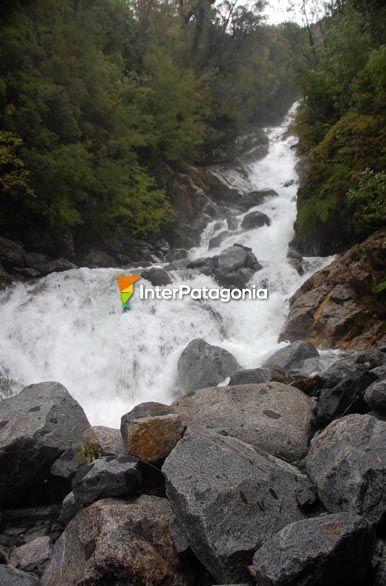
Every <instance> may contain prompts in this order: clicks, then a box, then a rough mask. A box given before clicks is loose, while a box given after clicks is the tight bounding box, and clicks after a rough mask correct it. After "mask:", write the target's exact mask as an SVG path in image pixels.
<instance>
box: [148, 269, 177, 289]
mask: <svg viewBox="0 0 386 586" xmlns="http://www.w3.org/2000/svg"><path fill="white" fill-rule="evenodd" d="M142 278H143V279H146V281H149V282H150V283H151V284H152V285H153V286H155V287H159V286H163V285H170V283H171V282H172V279H171V278H170V275H169V274H168V272H167V271H165V270H164V269H160V268H157V267H151V268H150V269H146V270H144V271H142Z"/></svg>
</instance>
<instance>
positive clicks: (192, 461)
mask: <svg viewBox="0 0 386 586" xmlns="http://www.w3.org/2000/svg"><path fill="white" fill-rule="evenodd" d="M162 471H163V473H164V475H165V479H166V494H167V497H168V499H169V501H170V503H171V505H172V507H173V510H174V512H175V514H176V516H177V518H178V526H179V533H180V538H179V541H180V543H182V544H183V543H184V541H186V543H187V544H189V546H190V548H191V549H192V550H193V552H194V553H195V555H196V556H197V557H198V559H199V560H200V561H201V562H202V563H203V564H204V566H205V567H206V568H207V569H208V570H209V572H210V573H211V574H212V575H213V576H214V578H215V579H216V580H217V581H218V583H220V584H221V582H225V583H232V581H234V582H235V583H236V582H242V581H245V580H246V579H247V578H248V573H247V566H248V565H249V564H250V563H251V561H252V556H253V554H254V552H255V551H256V549H257V548H259V547H260V546H261V545H262V543H263V542H264V541H265V540H266V539H267V538H268V537H269V536H271V535H273V534H274V533H276V532H277V531H279V530H280V529H281V528H283V527H285V526H286V525H288V524H289V523H292V522H293V521H297V520H299V519H302V518H303V517H304V513H303V511H302V509H301V506H304V505H305V504H306V503H310V502H312V500H313V498H314V495H313V492H312V490H311V485H310V482H309V480H308V478H307V477H306V476H305V475H303V474H301V473H300V472H299V471H298V470H297V469H296V468H294V467H293V466H291V465H290V464H287V463H285V462H283V461H281V460H279V459H277V458H274V457H273V456H270V455H269V454H268V453H266V452H264V451H263V450H259V449H254V448H253V447H252V446H250V445H248V444H246V443H244V442H241V441H239V440H237V439H235V438H232V437H224V436H223V435H220V434H218V433H215V432H213V431H209V430H197V429H195V430H192V429H191V430H188V431H187V433H186V434H185V436H184V437H183V438H182V439H181V440H180V441H179V442H178V444H177V445H176V447H175V448H174V450H173V451H172V452H171V454H170V456H169V457H168V458H167V459H166V461H165V464H164V465H163V468H162ZM181 532H184V534H185V539H182V538H181Z"/></svg>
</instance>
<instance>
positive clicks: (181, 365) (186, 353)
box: [178, 338, 240, 393]
mask: <svg viewBox="0 0 386 586" xmlns="http://www.w3.org/2000/svg"><path fill="white" fill-rule="evenodd" d="M239 368H240V365H239V364H238V362H237V360H236V358H235V357H234V356H232V354H231V353H230V352H228V351H227V350H224V349H223V348H219V347H218V346H212V344H208V343H207V342H205V340H202V339H200V338H198V339H196V340H192V341H191V342H189V344H188V345H187V346H186V348H185V349H184V350H183V352H182V354H181V356H180V359H179V361H178V387H179V390H180V391H181V393H189V392H191V391H194V390H196V389H202V388H204V387H208V386H211V385H217V384H218V383H220V382H222V381H223V380H224V379H226V378H227V376H229V375H230V374H232V372H234V371H235V370H238V369H239Z"/></svg>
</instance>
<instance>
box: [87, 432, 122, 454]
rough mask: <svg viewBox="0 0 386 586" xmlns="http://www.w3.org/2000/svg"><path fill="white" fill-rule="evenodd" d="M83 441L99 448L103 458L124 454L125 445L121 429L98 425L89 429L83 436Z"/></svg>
mask: <svg viewBox="0 0 386 586" xmlns="http://www.w3.org/2000/svg"><path fill="white" fill-rule="evenodd" d="M83 441H84V442H85V443H86V444H92V445H94V446H96V447H97V449H98V451H99V452H100V454H101V455H102V456H118V455H120V454H123V444H122V437H121V432H120V431H119V429H113V428H111V427H104V426H103V425H96V426H95V427H89V428H88V429H86V431H85V432H84V434H83Z"/></svg>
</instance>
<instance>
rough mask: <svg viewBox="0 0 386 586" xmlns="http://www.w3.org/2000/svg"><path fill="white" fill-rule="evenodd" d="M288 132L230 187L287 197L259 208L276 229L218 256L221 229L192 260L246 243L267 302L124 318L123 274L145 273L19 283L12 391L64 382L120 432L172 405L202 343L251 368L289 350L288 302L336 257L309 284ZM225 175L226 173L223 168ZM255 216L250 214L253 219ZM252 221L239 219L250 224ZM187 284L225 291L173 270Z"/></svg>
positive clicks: (3, 343) (6, 343)
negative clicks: (215, 243) (296, 263)
mask: <svg viewBox="0 0 386 586" xmlns="http://www.w3.org/2000/svg"><path fill="white" fill-rule="evenodd" d="M288 123H289V118H288V117H287V119H286V120H285V121H284V123H283V124H282V126H280V127H277V128H271V129H267V131H268V135H269V139H270V149H269V153H268V155H267V156H266V157H265V158H264V159H262V160H259V161H256V162H255V163H252V164H249V165H248V166H246V167H245V169H244V171H245V173H246V177H247V179H245V178H244V177H243V176H241V175H240V174H239V173H238V172H236V171H234V172H229V171H228V172H225V173H222V175H223V180H224V181H227V182H229V183H230V184H233V185H236V186H237V185H239V186H241V187H243V188H246V184H247V183H248V184H249V186H250V190H253V189H259V188H264V187H270V188H273V189H275V190H276V191H277V192H278V193H279V196H278V197H274V198H271V199H268V200H267V201H266V202H264V203H263V204H262V205H259V206H257V207H256V208H254V209H259V210H261V211H263V212H264V213H266V214H267V215H268V216H269V217H270V218H271V220H272V221H271V225H270V226H264V227H262V228H257V229H255V230H250V231H244V232H243V231H241V230H240V229H236V230H235V231H234V232H233V234H232V235H230V236H229V237H228V238H227V239H226V240H224V241H223V242H222V244H221V247H220V248H213V249H211V250H210V251H208V243H209V239H210V238H211V237H213V236H214V235H215V234H217V233H218V232H220V231H221V230H223V229H224V227H226V223H225V220H224V222H223V224H220V226H219V225H218V224H219V222H218V221H215V222H212V223H211V224H209V225H208V226H207V228H206V229H205V230H204V233H203V235H202V240H201V243H200V245H199V246H198V247H197V248H194V249H192V250H191V251H190V257H191V258H197V257H200V256H210V255H214V254H218V253H219V252H220V250H223V249H224V248H226V247H228V246H230V245H232V244H233V243H235V242H239V243H241V244H244V245H246V246H249V247H251V248H252V250H253V252H254V253H255V255H256V256H257V258H258V259H259V261H260V263H261V264H262V265H263V269H262V270H261V271H259V272H257V273H256V274H255V276H254V277H253V278H252V280H251V283H250V284H251V285H252V284H254V285H257V286H262V285H263V284H267V287H268V291H269V298H268V300H267V301H257V300H244V301H242V300H237V301H230V302H229V303H223V302H221V301H195V300H192V299H191V298H185V299H184V300H158V301H157V300H153V301H151V300H140V299H139V298H138V297H137V298H135V297H134V298H133V300H132V302H131V310H130V311H129V312H122V307H121V300H120V295H119V293H118V288H117V282H116V277H117V276H118V275H122V274H138V272H139V271H138V269H135V270H134V271H130V270H125V271H123V270H122V269H87V268H81V269H76V270H71V271H67V272H65V273H54V274H51V275H49V276H47V277H46V278H43V279H41V280H40V281H38V282H37V283H34V284H17V285H15V286H13V287H11V288H9V289H7V290H6V291H4V292H2V293H1V295H0V324H1V330H0V376H2V377H3V379H6V380H8V381H9V392H10V393H15V392H18V391H19V390H20V389H21V388H22V387H23V386H25V385H27V384H31V383H36V382H40V381H44V380H57V381H59V382H61V383H62V384H64V386H65V387H67V389H68V390H69V391H70V392H71V394H72V395H73V396H74V397H75V398H76V399H77V400H78V401H79V402H80V403H81V405H82V406H83V407H84V409H85V411H86V413H87V415H88V417H89V419H90V421H91V423H92V424H94V425H96V424H100V425H101V424H103V425H108V426H115V427H117V426H118V425H119V420H120V417H121V415H122V414H123V413H126V412H127V411H128V410H129V409H131V408H132V407H133V406H134V405H135V404H138V403H140V402H143V401H148V400H153V401H161V402H170V401H171V400H173V397H174V396H175V392H176V388H175V385H176V371H177V361H178V357H179V355H180V353H181V351H182V350H183V348H184V347H185V346H186V344H187V343H188V342H189V341H190V340H192V339H193V338H204V339H205V340H206V341H207V342H210V343H212V344H216V345H219V346H222V347H223V348H226V349H227V350H229V351H230V352H232V353H233V354H234V356H235V357H236V358H237V360H238V361H239V363H240V364H241V365H242V366H243V367H247V368H251V367H258V366H260V365H261V364H262V362H263V361H264V359H265V358H266V357H267V356H269V355H270V354H271V353H273V352H274V351H275V350H277V349H278V348H279V347H280V346H282V345H283V343H282V344H279V343H278V342H277V339H278V335H279V333H280V330H281V328H282V327H283V325H284V321H285V317H286V314H287V310H288V298H289V297H290V296H291V294H292V293H293V292H294V291H295V290H296V289H297V288H298V287H299V286H300V285H301V283H302V282H303V281H304V279H305V278H307V277H308V276H309V275H310V273H311V272H313V271H314V270H316V269H317V268H320V266H322V265H323V264H325V263H326V262H327V260H328V259H317V258H309V259H307V261H306V264H305V268H306V274H305V275H304V276H302V277H300V276H299V274H298V272H297V271H296V270H295V269H294V268H293V267H292V266H291V264H290V263H289V261H288V259H287V251H288V244H289V242H290V240H291V238H292V235H293V224H294V221H295V217H296V189H297V185H296V180H297V176H296V171H295V163H296V157H295V154H294V152H293V149H292V148H291V147H292V145H293V141H294V139H293V138H292V137H288V136H285V134H284V133H285V130H286V128H287V126H288ZM219 173H221V170H219ZM250 211H253V210H248V212H250ZM243 216H244V214H240V213H239V215H238V216H237V220H238V223H239V225H240V223H241V221H242V218H243ZM171 275H172V277H173V279H174V283H173V286H177V285H178V284H180V283H182V282H186V280H187V279H188V280H189V284H190V285H191V286H192V287H202V286H204V285H206V286H207V287H217V286H218V285H217V284H216V283H215V282H214V281H213V280H212V278H211V277H208V276H205V275H202V274H193V275H192V274H190V275H187V274H186V273H185V274H183V273H178V272H177V271H176V272H173V273H171Z"/></svg>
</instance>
